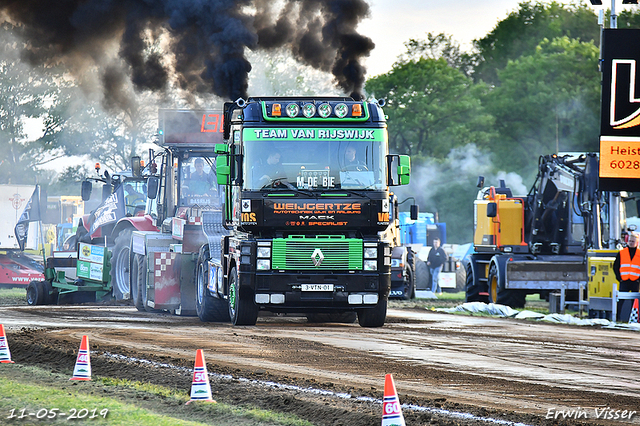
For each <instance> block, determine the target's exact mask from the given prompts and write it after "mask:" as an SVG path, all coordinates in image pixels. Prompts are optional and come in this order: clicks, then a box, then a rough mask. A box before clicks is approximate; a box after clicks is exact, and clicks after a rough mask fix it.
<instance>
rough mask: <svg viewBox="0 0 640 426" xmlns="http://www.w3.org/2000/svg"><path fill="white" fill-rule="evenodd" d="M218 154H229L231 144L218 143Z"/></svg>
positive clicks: (216, 149) (216, 148)
mask: <svg viewBox="0 0 640 426" xmlns="http://www.w3.org/2000/svg"><path fill="white" fill-rule="evenodd" d="M215 151H216V154H218V155H220V154H228V153H229V145H227V144H226V143H217V144H216V147H215Z"/></svg>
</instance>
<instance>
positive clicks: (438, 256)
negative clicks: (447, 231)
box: [427, 237, 447, 293]
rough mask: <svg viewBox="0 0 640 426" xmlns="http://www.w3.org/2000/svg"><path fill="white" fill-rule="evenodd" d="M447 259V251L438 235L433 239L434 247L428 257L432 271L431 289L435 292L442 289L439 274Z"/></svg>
mask: <svg viewBox="0 0 640 426" xmlns="http://www.w3.org/2000/svg"><path fill="white" fill-rule="evenodd" d="M446 261H447V253H445V252H444V250H443V249H442V247H440V238H437V237H436V238H434V239H433V243H432V248H431V250H430V251H429V256H428V257H427V266H428V267H429V272H430V273H431V291H432V292H433V293H438V292H439V291H440V289H439V287H438V276H439V275H440V271H442V265H444V262H446Z"/></svg>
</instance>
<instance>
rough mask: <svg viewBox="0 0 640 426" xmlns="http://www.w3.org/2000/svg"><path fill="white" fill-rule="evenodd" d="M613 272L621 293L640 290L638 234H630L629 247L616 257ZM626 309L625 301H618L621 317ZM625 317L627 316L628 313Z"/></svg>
mask: <svg viewBox="0 0 640 426" xmlns="http://www.w3.org/2000/svg"><path fill="white" fill-rule="evenodd" d="M613 272H614V273H615V274H616V279H617V280H618V282H619V283H620V288H619V289H618V290H619V291H631V292H637V291H639V290H640V289H639V288H638V287H640V285H639V284H640V253H639V251H638V234H636V233H635V232H631V233H629V239H628V241H627V247H625V248H623V249H622V250H620V251H619V252H618V254H617V255H616V260H615V261H614V262H613ZM627 304H628V303H627ZM624 307H625V301H624V300H620V301H618V312H619V313H620V316H622V310H623V309H624ZM620 316H619V317H620ZM624 316H626V312H625V315H624Z"/></svg>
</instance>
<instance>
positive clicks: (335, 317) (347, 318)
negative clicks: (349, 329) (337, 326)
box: [307, 311, 358, 324]
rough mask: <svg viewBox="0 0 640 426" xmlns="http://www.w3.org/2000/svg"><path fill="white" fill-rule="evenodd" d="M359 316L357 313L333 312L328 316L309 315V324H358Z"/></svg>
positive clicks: (327, 314)
mask: <svg viewBox="0 0 640 426" xmlns="http://www.w3.org/2000/svg"><path fill="white" fill-rule="evenodd" d="M357 317H358V315H357V314H356V313H355V311H345V312H331V313H326V314H317V313H316V314H307V322H309V323H320V322H337V323H341V324H353V323H354V322H356V319H357Z"/></svg>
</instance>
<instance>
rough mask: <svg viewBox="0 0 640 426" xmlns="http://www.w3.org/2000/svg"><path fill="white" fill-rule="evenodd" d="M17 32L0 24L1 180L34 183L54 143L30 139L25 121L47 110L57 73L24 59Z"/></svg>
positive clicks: (8, 26) (53, 147)
mask: <svg viewBox="0 0 640 426" xmlns="http://www.w3.org/2000/svg"><path fill="white" fill-rule="evenodd" d="M15 33H18V34H15ZM18 36H19V28H14V27H13V26H12V25H10V24H8V23H3V24H1V25H0V146H2V151H1V152H0V183H14V184H33V183H35V174H36V167H37V166H38V165H39V164H41V163H42V162H43V161H44V156H45V155H47V154H48V153H49V151H51V150H53V149H55V148H56V146H55V145H53V144H46V143H42V142H41V141H38V140H29V138H28V135H27V133H26V130H25V122H26V121H27V120H29V119H34V118H38V117H41V116H42V115H43V114H44V113H45V112H46V107H45V104H46V103H47V102H51V101H52V100H53V98H54V97H55V93H54V91H53V90H52V86H53V79H54V78H55V75H56V73H55V72H53V70H51V69H49V70H46V69H45V68H44V67H38V68H34V67H31V66H29V65H28V64H25V63H23V62H22V61H21V60H20V57H19V49H20V46H22V45H23V43H22V42H21V41H20V39H19V37H18Z"/></svg>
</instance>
